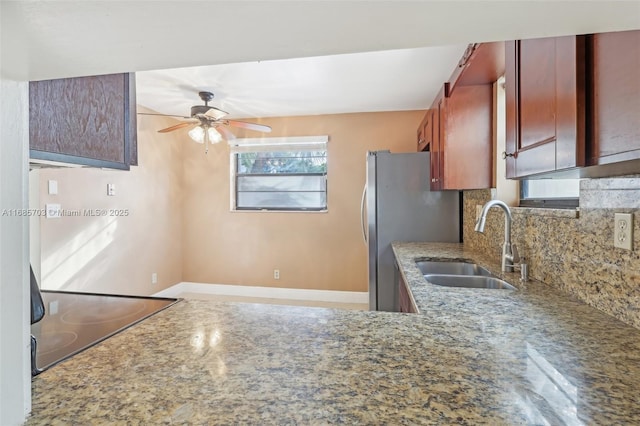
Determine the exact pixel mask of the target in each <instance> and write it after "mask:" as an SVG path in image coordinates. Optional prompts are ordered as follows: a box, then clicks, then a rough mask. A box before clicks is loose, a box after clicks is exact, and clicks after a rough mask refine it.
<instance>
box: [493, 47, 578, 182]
mask: <svg viewBox="0 0 640 426" xmlns="http://www.w3.org/2000/svg"><path fill="white" fill-rule="evenodd" d="M585 55H586V37H585V36H570V37H554V38H543V39H531V40H517V41H510V42H506V43H505V83H506V106H507V124H506V125H507V129H506V149H507V150H506V155H507V158H506V162H507V177H508V178H521V177H526V176H532V175H537V174H541V173H548V172H554V171H559V170H567V169H571V168H576V167H581V166H584V165H585V149H586V126H585V115H586V56H585Z"/></svg>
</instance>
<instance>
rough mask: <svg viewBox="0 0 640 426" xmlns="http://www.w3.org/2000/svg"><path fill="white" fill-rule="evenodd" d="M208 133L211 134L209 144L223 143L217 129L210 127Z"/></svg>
mask: <svg viewBox="0 0 640 426" xmlns="http://www.w3.org/2000/svg"><path fill="white" fill-rule="evenodd" d="M207 132H208V133H209V142H211V143H212V144H213V143H220V142H221V141H222V135H221V134H220V132H218V131H217V130H216V129H215V127H209V129H208V130H207Z"/></svg>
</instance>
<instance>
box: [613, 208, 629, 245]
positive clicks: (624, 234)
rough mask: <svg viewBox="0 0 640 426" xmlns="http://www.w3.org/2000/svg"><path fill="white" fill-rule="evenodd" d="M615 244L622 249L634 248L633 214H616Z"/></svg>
mask: <svg viewBox="0 0 640 426" xmlns="http://www.w3.org/2000/svg"><path fill="white" fill-rule="evenodd" d="M613 245H614V247H618V248H621V249H626V250H633V214H631V213H616V214H615V223H614V227H613Z"/></svg>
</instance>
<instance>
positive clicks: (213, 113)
mask: <svg viewBox="0 0 640 426" xmlns="http://www.w3.org/2000/svg"><path fill="white" fill-rule="evenodd" d="M204 115H205V116H207V117H209V118H213V119H214V120H220V119H221V118H222V117H224V116H226V115H229V113H228V112H226V111H223V110H221V109H218V108H216V107H209V110H208V111H207V112H205V113H204Z"/></svg>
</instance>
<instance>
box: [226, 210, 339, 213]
mask: <svg viewBox="0 0 640 426" xmlns="http://www.w3.org/2000/svg"><path fill="white" fill-rule="evenodd" d="M229 211H230V212H231V213H302V214H308V213H329V210H235V209H231V210H229Z"/></svg>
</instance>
